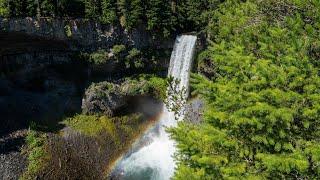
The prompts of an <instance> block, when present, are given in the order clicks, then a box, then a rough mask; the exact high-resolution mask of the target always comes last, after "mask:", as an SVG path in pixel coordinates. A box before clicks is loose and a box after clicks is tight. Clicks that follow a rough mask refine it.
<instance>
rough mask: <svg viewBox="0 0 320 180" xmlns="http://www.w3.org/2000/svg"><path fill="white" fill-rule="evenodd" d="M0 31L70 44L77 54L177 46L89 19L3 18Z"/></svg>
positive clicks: (0, 20)
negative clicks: (127, 47) (128, 47)
mask: <svg viewBox="0 0 320 180" xmlns="http://www.w3.org/2000/svg"><path fill="white" fill-rule="evenodd" d="M0 30H2V31H7V32H24V33H27V34H29V35H36V36H41V37H45V38H48V39H56V40H64V41H68V43H69V44H70V45H71V47H72V49H73V50H95V49H98V48H110V47H112V46H113V45H115V44H126V45H132V46H135V47H137V48H143V47H150V46H153V47H155V48H172V47H173V43H174V40H172V39H171V40H170V39H163V38H159V37H158V38H156V37H153V36H152V35H151V34H150V33H149V32H148V31H146V30H145V28H144V27H139V28H137V29H135V30H132V31H130V32H129V31H126V30H124V29H123V28H121V27H120V26H111V25H102V24H100V23H97V22H93V21H90V20H87V19H52V18H39V19H38V18H31V17H26V18H1V17H0Z"/></svg>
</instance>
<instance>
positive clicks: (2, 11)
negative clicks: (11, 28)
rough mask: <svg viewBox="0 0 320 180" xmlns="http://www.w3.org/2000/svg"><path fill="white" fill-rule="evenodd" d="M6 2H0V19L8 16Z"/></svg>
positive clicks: (3, 0)
mask: <svg viewBox="0 0 320 180" xmlns="http://www.w3.org/2000/svg"><path fill="white" fill-rule="evenodd" d="M8 3H9V1H8V0H0V17H7V16H9V12H10V11H9V7H8Z"/></svg>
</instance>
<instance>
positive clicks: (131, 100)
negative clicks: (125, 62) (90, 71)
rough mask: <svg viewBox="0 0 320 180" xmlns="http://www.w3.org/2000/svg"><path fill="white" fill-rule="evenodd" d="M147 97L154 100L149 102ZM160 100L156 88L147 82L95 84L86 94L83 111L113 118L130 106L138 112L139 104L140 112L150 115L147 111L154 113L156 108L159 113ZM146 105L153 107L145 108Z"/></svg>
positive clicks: (130, 81)
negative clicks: (153, 109)
mask: <svg viewBox="0 0 320 180" xmlns="http://www.w3.org/2000/svg"><path fill="white" fill-rule="evenodd" d="M147 97H152V98H153V100H151V98H150V101H149V100H148V98H147ZM159 98H160V97H159V93H158V92H157V90H156V87H153V86H152V85H150V83H149V82H148V81H146V80H141V81H134V80H126V81H125V82H123V83H121V84H113V83H109V82H101V83H97V84H96V83H94V84H92V85H91V86H90V87H89V88H88V89H87V90H86V92H85V95H84V98H83V99H82V111H83V113H85V114H104V115H107V116H110V117H111V116H114V115H116V114H117V113H119V111H120V110H121V111H125V110H126V109H128V108H130V106H132V107H133V109H135V110H137V107H136V106H137V104H139V106H140V109H139V110H138V111H139V112H141V113H144V114H148V112H145V109H148V110H147V111H149V112H153V111H152V110H151V108H152V107H154V108H155V109H156V111H158V109H159V107H158V104H160V101H158V102H155V101H156V100H155V99H158V100H159ZM153 102H154V103H153ZM146 104H148V105H150V106H151V107H144V105H146ZM152 104H153V105H154V106H153V105H152ZM132 107H131V108H132Z"/></svg>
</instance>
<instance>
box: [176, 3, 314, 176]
mask: <svg viewBox="0 0 320 180" xmlns="http://www.w3.org/2000/svg"><path fill="white" fill-rule="evenodd" d="M319 11H320V3H319V1H317V0H309V1H304V0H264V1H256V0H248V1H240V0H227V1H226V2H224V3H222V4H221V5H220V6H219V8H218V9H217V10H216V11H214V12H212V14H213V16H212V17H211V19H210V21H211V23H210V25H209V32H208V33H209V34H210V36H209V37H211V40H212V43H211V45H210V46H209V47H208V49H207V50H206V54H207V55H209V58H210V60H211V61H212V62H213V63H214V64H215V65H216V69H215V73H216V74H217V75H216V77H215V78H212V79H211V78H210V79H208V78H206V77H204V76H202V75H198V74H194V75H193V76H192V81H191V82H192V86H193V89H194V92H193V93H195V94H199V95H200V96H201V97H202V98H203V99H205V101H206V109H205V114H204V123H203V124H201V125H192V124H187V123H180V124H179V126H178V127H177V128H174V129H171V130H170V132H171V133H172V137H173V138H174V139H175V140H177V143H178V144H177V147H178V153H177V154H176V159H177V160H178V169H177V172H176V174H175V177H174V179H181V180H182V179H317V178H319V177H320V166H319V165H320V151H319V148H320V77H319V72H320V66H319V56H318V53H315V49H318V48H319V43H320V39H319V37H320V24H319V22H320V13H319ZM270 17H272V18H270Z"/></svg>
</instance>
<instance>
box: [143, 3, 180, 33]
mask: <svg viewBox="0 0 320 180" xmlns="http://www.w3.org/2000/svg"><path fill="white" fill-rule="evenodd" d="M146 4H147V11H146V18H147V29H148V30H152V31H156V32H160V33H163V35H164V36H169V34H170V32H172V31H173V30H174V29H175V25H176V22H177V19H176V17H175V16H174V15H173V11H172V9H171V8H172V7H171V5H172V4H171V1H169V0H164V1H163V0H149V1H147V3H146Z"/></svg>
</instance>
